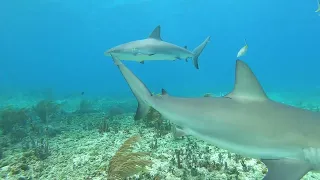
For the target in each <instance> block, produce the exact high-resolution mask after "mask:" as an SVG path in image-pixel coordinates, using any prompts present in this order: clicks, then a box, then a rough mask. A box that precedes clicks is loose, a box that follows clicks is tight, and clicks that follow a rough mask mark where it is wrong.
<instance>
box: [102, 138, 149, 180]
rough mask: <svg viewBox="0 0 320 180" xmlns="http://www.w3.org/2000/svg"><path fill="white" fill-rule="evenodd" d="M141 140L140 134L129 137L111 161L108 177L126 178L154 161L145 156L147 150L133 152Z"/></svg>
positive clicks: (114, 178) (116, 179)
mask: <svg viewBox="0 0 320 180" xmlns="http://www.w3.org/2000/svg"><path fill="white" fill-rule="evenodd" d="M139 140H140V136H139V135H135V136H132V137H131V138H129V139H127V140H126V141H125V142H124V143H123V144H122V146H121V147H120V148H119V150H118V151H117V152H116V154H115V155H114V156H113V157H112V159H111V161H110V162H109V168H108V179H110V180H118V179H125V178H127V177H129V176H132V175H134V174H136V173H138V172H141V171H143V170H144V169H145V167H146V166H148V165H151V164H152V161H150V160H146V159H145V158H146V157H147V156H148V155H149V153H147V152H132V150H133V145H134V144H135V143H136V142H138V141H139Z"/></svg>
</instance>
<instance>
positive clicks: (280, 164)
mask: <svg viewBox="0 0 320 180" xmlns="http://www.w3.org/2000/svg"><path fill="white" fill-rule="evenodd" d="M262 162H263V163H264V164H265V165H266V166H267V168H268V173H267V175H266V176H265V177H264V178H263V180H300V179H301V178H302V177H303V176H304V175H305V174H306V173H308V172H309V171H310V170H311V168H310V166H309V165H308V164H307V163H305V162H301V161H298V160H293V159H263V160H262Z"/></svg>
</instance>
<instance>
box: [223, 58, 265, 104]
mask: <svg viewBox="0 0 320 180" xmlns="http://www.w3.org/2000/svg"><path fill="white" fill-rule="evenodd" d="M225 97H229V98H231V99H238V100H250V101H264V100H268V99H269V98H268V97H267V95H266V93H265V92H264V90H263V88H262V86H261V85H260V83H259V81H258V79H257V78H256V76H255V75H254V73H253V72H252V70H251V69H250V67H249V66H248V65H247V64H246V63H245V62H243V61H241V60H237V63H236V73H235V84H234V88H233V91H232V92H230V93H229V94H227V95H226V96H225Z"/></svg>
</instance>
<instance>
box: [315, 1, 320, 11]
mask: <svg viewBox="0 0 320 180" xmlns="http://www.w3.org/2000/svg"><path fill="white" fill-rule="evenodd" d="M315 12H320V0H318V9H317V10H316V11H315Z"/></svg>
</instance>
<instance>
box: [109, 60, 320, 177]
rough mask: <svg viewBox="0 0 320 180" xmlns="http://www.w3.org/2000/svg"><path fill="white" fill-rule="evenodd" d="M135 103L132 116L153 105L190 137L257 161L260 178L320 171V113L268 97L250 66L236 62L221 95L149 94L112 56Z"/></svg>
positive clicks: (139, 114) (138, 116)
mask: <svg viewBox="0 0 320 180" xmlns="http://www.w3.org/2000/svg"><path fill="white" fill-rule="evenodd" d="M112 58H113V61H114V63H115V64H116V66H117V67H118V68H119V70H120V72H121V73H122V75H123V77H124V78H125V80H126V81H127V83H128V85H129V87H130V88H131V91H132V93H133V94H134V96H135V97H136V99H137V101H138V108H137V111H136V114H135V116H134V119H135V120H139V119H141V118H143V117H144V116H145V115H146V114H147V113H148V111H149V109H150V108H151V107H152V108H154V109H155V110H157V111H158V112H160V113H161V115H162V116H164V118H167V119H168V120H170V121H171V122H172V123H173V124H174V125H177V126H178V127H179V128H180V129H179V130H181V131H182V132H184V134H186V135H192V136H194V137H196V138H198V139H201V140H204V141H206V142H209V143H211V144H212V145H215V146H217V147H220V148H222V149H226V150H228V151H230V152H234V153H237V154H240V155H243V156H246V157H250V158H256V159H260V160H261V161H262V162H263V163H264V164H265V165H266V166H267V168H268V172H267V174H266V175H265V176H264V177H263V180H298V179H301V178H302V177H303V176H304V175H305V174H306V173H308V172H309V171H318V170H319V169H320V140H319V137H320V131H319V127H320V113H319V112H313V111H309V110H305V109H301V108H297V107H293V106H289V105H286V104H283V103H279V102H276V101H273V100H271V99H269V98H268V97H267V95H266V93H265V91H264V90H263V88H262V86H261V84H260V83H259V81H258V80H257V78H256V76H255V74H254V73H253V71H252V70H251V68H250V67H249V66H248V64H246V63H245V62H243V61H241V60H237V61H236V68H235V83H234V88H233V90H232V91H231V92H230V93H229V94H227V95H225V96H222V97H194V98H184V97H175V96H171V95H169V94H168V93H167V91H166V90H164V89H162V95H161V96H154V95H152V94H151V93H150V91H149V90H148V88H147V87H146V86H145V84H144V83H143V82H142V81H141V80H140V79H139V78H138V77H136V76H135V75H134V74H133V73H132V72H131V71H130V69H128V68H127V67H126V66H125V65H124V64H123V63H122V62H121V61H120V60H119V59H118V58H117V57H115V56H112Z"/></svg>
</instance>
